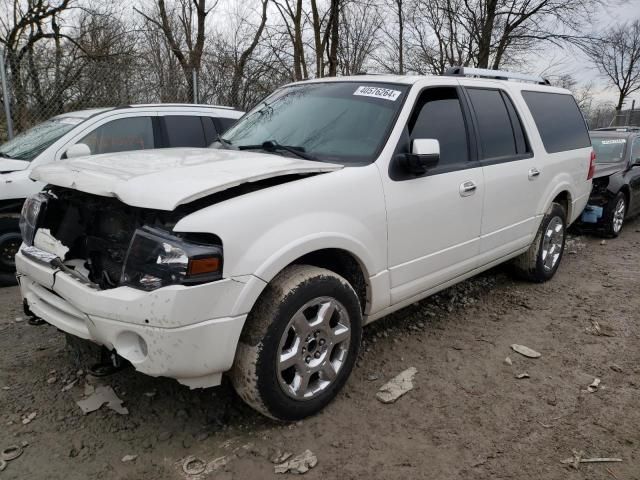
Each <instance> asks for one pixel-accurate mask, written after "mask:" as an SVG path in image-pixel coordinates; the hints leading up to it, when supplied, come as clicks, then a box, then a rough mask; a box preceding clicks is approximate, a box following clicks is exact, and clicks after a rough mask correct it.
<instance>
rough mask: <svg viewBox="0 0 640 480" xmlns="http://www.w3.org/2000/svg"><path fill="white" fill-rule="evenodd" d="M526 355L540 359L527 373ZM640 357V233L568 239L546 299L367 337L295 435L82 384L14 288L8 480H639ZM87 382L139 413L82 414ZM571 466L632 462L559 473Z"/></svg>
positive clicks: (404, 323) (514, 293) (161, 391)
mask: <svg viewBox="0 0 640 480" xmlns="http://www.w3.org/2000/svg"><path fill="white" fill-rule="evenodd" d="M596 322H597V323H596ZM513 343H518V344H524V345H527V346H529V347H531V348H534V349H535V350H537V351H539V352H541V353H542V357H541V358H539V359H535V360H534V359H528V358H525V357H523V356H520V355H519V354H517V353H515V352H513V351H511V350H510V345H511V344H513ZM639 347H640V221H635V222H632V223H630V224H628V225H627V226H626V228H625V230H624V232H623V234H622V236H621V237H620V238H619V239H616V240H607V242H606V244H605V245H602V244H601V240H600V239H599V238H595V237H589V236H582V237H577V239H575V240H572V241H571V243H570V245H569V246H568V254H567V255H565V257H564V260H563V263H562V266H561V268H560V271H559V273H558V274H557V275H556V277H555V278H554V279H553V281H551V282H549V283H546V284H544V285H532V284H528V283H523V282H519V281H514V280H512V278H511V277H510V276H509V275H508V274H507V273H506V272H505V270H504V269H497V270H494V271H491V272H489V273H487V274H485V275H483V276H481V277H479V278H476V279H473V280H471V281H468V282H465V283H463V284H461V285H460V286H457V287H454V288H452V289H449V290H448V291H446V292H444V293H442V294H440V295H438V296H437V297H435V298H432V299H429V300H426V301H424V302H421V303H419V304H416V305H414V306H412V307H410V308H407V309H405V310H403V311H401V312H399V313H397V314H395V315H393V316H392V317H390V318H387V319H385V320H382V321H380V322H378V323H377V324H375V325H373V326H371V327H369V328H368V329H367V330H366V332H365V340H364V344H363V349H362V355H361V358H360V360H359V361H358V364H357V367H356V368H355V370H354V372H353V374H352V376H351V379H350V380H349V382H348V384H347V385H346V388H345V389H344V390H343V391H342V393H340V395H339V396H338V398H337V399H336V400H335V401H334V402H333V403H332V404H331V405H330V406H329V408H327V409H326V410H325V411H323V412H322V413H321V414H319V415H317V416H315V417H313V418H309V419H307V420H304V421H303V422H299V423H298V424H293V425H282V424H278V423H275V422H272V421H270V420H267V419H265V418H263V417H261V416H260V415H258V414H257V413H254V412H253V411H252V410H251V409H249V408H248V407H246V406H244V405H243V404H242V403H241V402H240V400H239V399H238V397H237V396H236V395H235V394H234V392H233V391H232V389H231V388H230V386H229V385H228V384H226V383H225V384H224V385H223V386H222V387H219V388H215V389H208V390H204V391H202V390H200V391H189V390H188V389H187V388H186V387H182V386H179V385H178V384H176V383H175V382H173V381H171V380H167V379H154V378H149V377H146V376H144V375H141V374H137V373H136V372H134V371H125V372H123V373H119V374H117V375H114V376H111V377H107V378H104V379H101V380H100V381H98V380H95V379H94V378H93V377H89V376H87V375H86V374H83V372H78V371H77V368H75V367H73V366H72V364H71V362H70V357H69V354H68V352H67V351H65V341H64V337H63V335H61V334H59V333H58V332H57V331H56V330H55V329H54V328H52V327H50V326H42V327H33V326H30V325H29V324H28V323H27V322H26V321H25V320H24V317H23V315H22V307H21V303H20V298H19V294H18V290H17V288H16V287H5V288H1V289H0V448H5V447H7V446H9V445H12V444H21V443H28V446H26V447H25V448H24V453H23V454H22V455H21V456H20V457H19V458H17V459H15V460H13V461H11V462H9V464H8V466H7V468H6V470H4V471H2V472H0V480H2V479H45V478H46V479H112V478H113V479H181V478H194V479H195V478H212V479H225V480H229V479H236V480H239V479H243V480H244V479H263V478H265V479H268V478H282V477H283V475H275V474H274V466H273V464H272V463H271V462H270V461H269V457H270V456H271V455H272V454H274V453H277V452H276V449H280V450H281V451H289V452H293V453H295V454H297V453H301V452H303V451H304V450H306V449H309V450H311V451H312V452H313V453H314V454H315V455H316V456H317V460H318V463H317V466H316V467H315V468H313V469H312V470H311V471H309V472H308V473H307V474H306V478H308V479H323V480H329V479H352V478H353V479H355V478H366V479H385V480H386V479H395V478H407V479H446V480H455V479H474V480H477V479H503V478H518V479H521V478H532V479H545V480H547V479H587V478H588V479H620V480H622V479H626V480H629V479H640V375H639V374H640V348H639ZM507 356H508V357H510V358H511V360H512V363H513V364H512V365H508V364H507V363H505V358H506V357H507ZM408 367H416V368H417V369H418V373H417V375H416V377H415V382H414V383H415V388H414V390H413V391H411V392H409V393H408V394H406V395H405V396H404V397H402V398H401V399H400V400H398V401H397V402H396V403H395V404H391V405H384V404H382V403H380V402H379V401H378V400H376V398H375V393H376V391H377V389H378V388H379V387H380V386H381V385H382V384H383V383H384V382H385V381H387V380H389V379H390V378H391V377H393V376H394V375H396V374H397V373H399V372H401V371H402V370H404V369H406V368H408ZM525 372H526V373H528V374H529V375H530V378H528V379H517V378H515V377H516V375H518V374H521V373H525ZM595 378H599V379H601V381H602V383H601V384H600V388H599V389H598V390H597V391H596V392H594V393H590V392H588V391H587V386H588V385H589V384H591V383H592V382H593V380H594V379H595ZM76 379H77V380H78V382H77V383H76V384H75V385H74V386H73V387H72V388H70V389H68V390H66V391H62V388H63V387H64V386H66V385H68V384H69V383H70V382H72V381H73V380H76ZM86 383H89V384H91V385H98V384H101V383H103V384H107V385H111V386H112V387H113V388H114V389H115V391H116V392H117V394H118V395H119V396H120V397H121V398H122V399H123V400H124V402H125V406H126V407H127V408H128V410H129V414H128V415H119V414H118V413H116V412H115V411H112V410H110V409H108V408H106V407H103V408H102V409H101V410H99V411H96V412H94V413H90V414H88V415H86V416H85V415H83V414H82V412H81V410H80V408H79V407H78V406H77V405H76V403H75V401H76V400H78V399H80V398H82V395H83V392H84V389H85V384H86ZM33 412H35V413H36V416H35V418H33V420H32V421H30V422H29V423H27V424H23V418H25V417H27V416H28V415H29V414H32V413H33ZM573 451H577V452H583V453H584V456H585V457H617V458H621V459H622V462H620V463H598V464H582V465H581V466H580V468H579V469H574V468H572V467H570V466H566V465H563V464H561V463H560V462H561V460H563V459H566V458H567V457H571V456H572V454H573ZM125 455H137V458H136V459H135V460H133V461H130V462H122V458H123V457H124V456H125ZM192 455H193V456H196V457H197V458H199V459H202V460H203V461H205V462H210V461H212V460H215V459H220V458H221V457H224V458H223V459H222V460H218V461H216V462H214V463H211V464H210V465H209V470H208V473H206V472H205V473H204V474H202V475H200V476H188V475H186V474H185V473H184V472H183V470H182V467H181V465H182V462H183V460H184V459H185V458H187V457H189V456H192ZM192 466H194V467H195V465H194V464H192ZM214 467H217V468H215V469H214ZM288 475H290V474H288Z"/></svg>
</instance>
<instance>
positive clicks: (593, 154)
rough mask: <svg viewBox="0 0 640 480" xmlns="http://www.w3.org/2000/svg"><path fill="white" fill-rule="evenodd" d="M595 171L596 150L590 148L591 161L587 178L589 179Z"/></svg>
mask: <svg viewBox="0 0 640 480" xmlns="http://www.w3.org/2000/svg"><path fill="white" fill-rule="evenodd" d="M595 173H596V152H595V151H594V150H591V161H590V162H589V173H588V174H587V180H591V179H592V178H593V175H594V174H595Z"/></svg>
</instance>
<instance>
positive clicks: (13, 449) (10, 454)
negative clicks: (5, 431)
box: [1, 445, 22, 462]
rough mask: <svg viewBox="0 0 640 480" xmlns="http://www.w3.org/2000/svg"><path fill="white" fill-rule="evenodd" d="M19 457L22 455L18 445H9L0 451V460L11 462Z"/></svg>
mask: <svg viewBox="0 0 640 480" xmlns="http://www.w3.org/2000/svg"><path fill="white" fill-rule="evenodd" d="M20 455H22V447H20V446H18V445H11V446H10V447H7V448H5V449H4V450H3V451H2V454H1V457H2V460H4V461H6V462H10V461H11V460H15V459H16V458H18V457H19V456H20Z"/></svg>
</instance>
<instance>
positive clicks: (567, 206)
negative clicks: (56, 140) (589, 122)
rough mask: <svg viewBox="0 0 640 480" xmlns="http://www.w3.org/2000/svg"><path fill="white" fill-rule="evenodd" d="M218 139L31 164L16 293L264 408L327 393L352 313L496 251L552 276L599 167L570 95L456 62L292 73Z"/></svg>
mask: <svg viewBox="0 0 640 480" xmlns="http://www.w3.org/2000/svg"><path fill="white" fill-rule="evenodd" d="M468 75H471V76H473V77H484V78H468ZM509 77H512V78H514V79H516V80H517V79H520V80H528V83H525V82H514V81H507V80H506V79H507V78H509ZM213 147H214V148H211V149H208V150H203V149H171V150H164V151H158V150H156V151H153V152H132V153H128V154H113V155H110V156H109V157H105V158H100V157H85V158H80V159H76V160H71V161H68V162H57V163H54V164H51V165H46V166H43V167H41V168H38V169H37V170H36V171H35V172H34V173H33V177H34V178H35V179H37V180H40V181H43V182H46V183H48V184H49V185H50V186H49V187H47V190H46V191H44V192H41V193H39V194H38V195H36V196H34V197H30V198H29V199H28V200H27V201H26V202H25V205H24V208H23V212H22V217H21V221H20V222H21V228H22V232H23V239H24V244H23V246H22V248H21V250H20V252H19V253H18V254H17V255H16V267H17V271H18V276H19V281H20V288H21V292H22V296H23V297H24V299H25V301H26V306H27V310H28V311H29V310H30V312H31V313H32V314H33V315H35V316H37V317H40V318H42V319H43V320H45V321H46V322H48V323H50V324H51V325H54V326H55V327H57V328H58V329H60V330H62V331H64V332H66V333H67V334H70V335H73V336H75V337H79V338H81V339H85V340H89V341H92V342H94V343H97V344H99V345H103V346H104V347H105V348H106V349H107V350H109V351H110V352H115V353H117V354H119V355H120V356H121V357H124V358H126V359H127V360H128V361H130V362H131V364H132V365H133V367H135V368H136V369H137V370H138V371H140V372H143V373H146V374H148V375H153V376H166V377H171V378H175V379H177V380H178V381H179V382H181V383H183V384H185V385H188V386H190V387H192V388H195V387H210V386H214V385H218V384H219V383H220V381H221V378H222V374H223V373H229V374H230V376H231V380H232V382H233V385H234V387H235V388H236V390H237V391H238V393H239V394H240V396H241V397H242V398H243V399H244V400H245V401H246V402H247V403H249V404H250V405H252V406H253V407H254V408H256V409H257V410H259V411H260V412H262V413H264V414H265V415H268V416H270V417H272V418H277V419H281V420H297V419H300V418H303V417H305V416H307V415H311V414H313V413H315V412H317V411H318V410H320V409H321V408H323V407H324V406H325V405H327V404H328V403H329V402H330V401H331V399H332V398H334V397H335V395H336V394H337V393H338V391H339V390H340V389H341V388H342V386H343V385H344V384H345V382H346V381H347V378H348V376H349V374H350V372H351V369H352V367H353V365H354V363H355V361H356V358H357V356H358V349H359V346H360V339H361V335H362V328H363V326H364V325H365V324H367V323H370V322H372V321H374V320H376V319H379V318H381V317H383V316H385V315H387V314H389V313H391V312H393V311H395V310H398V309H400V308H402V307H405V306H407V305H410V304H412V303H413V302H416V301H418V300H420V299H422V298H425V297H427V296H429V295H432V294H433V293H435V292H438V291H439V290H442V289H444V288H447V287H448V286H450V285H453V284H455V283H457V282H460V281H462V280H464V279H466V278H468V277H470V276H472V275H475V274H477V273H479V272H481V271H483V270H486V269H488V268H491V267H492V266H494V265H497V264H499V263H502V262H505V261H508V260H513V261H514V262H515V266H516V268H517V271H518V272H519V273H520V274H521V275H522V276H523V277H524V278H526V279H529V280H531V281H535V282H543V281H547V280H550V279H551V278H552V277H553V276H554V274H555V273H556V271H557V269H558V267H559V265H560V262H561V260H562V255H563V251H564V244H565V238H566V229H567V226H568V225H569V224H570V223H572V222H574V221H575V220H576V218H577V217H578V216H579V215H580V213H581V212H582V211H583V209H584V207H585V205H586V203H587V199H588V198H589V192H590V191H591V178H592V176H593V172H594V170H595V157H594V155H593V149H592V147H591V142H590V140H589V134H588V132H587V128H586V125H585V122H584V119H583V117H582V114H581V113H580V110H579V108H578V106H577V104H576V102H575V100H574V98H573V97H572V96H571V93H570V92H569V91H568V90H564V89H561V88H555V87H551V86H549V85H548V83H547V82H544V81H542V79H535V78H534V79H530V78H528V77H523V76H521V75H512V74H509V73H508V72H498V71H482V70H476V69H471V70H470V71H468V70H467V69H466V68H465V69H464V70H463V69H458V70H455V71H453V72H452V73H451V74H450V75H445V76H426V77H406V76H355V77H338V78H322V79H317V80H311V81H306V82H300V83H295V84H291V85H287V86H285V87H283V88H281V89H279V90H277V91H276V92H274V93H273V94H272V95H271V96H270V97H268V98H267V99H266V100H264V101H263V102H261V103H260V104H259V105H258V106H256V107H255V108H254V109H253V110H252V111H250V112H249V113H247V114H246V115H245V116H244V117H243V118H242V119H241V120H240V121H239V122H238V123H236V124H235V125H234V126H233V127H231V128H230V129H229V130H228V131H227V132H226V133H224V134H223V135H222V137H221V138H220V140H219V141H218V142H217V144H215V145H214V146H213ZM216 147H217V148H216ZM553 301H557V298H556V299H554V300H553ZM114 357H116V355H114Z"/></svg>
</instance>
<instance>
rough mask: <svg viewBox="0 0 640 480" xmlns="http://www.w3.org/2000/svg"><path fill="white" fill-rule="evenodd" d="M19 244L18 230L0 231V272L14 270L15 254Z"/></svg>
mask: <svg viewBox="0 0 640 480" xmlns="http://www.w3.org/2000/svg"><path fill="white" fill-rule="evenodd" d="M21 244H22V237H21V236H20V233H19V232H6V233H0V272H3V273H13V272H14V271H15V270H16V254H17V253H18V250H19V249H20V245H21Z"/></svg>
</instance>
